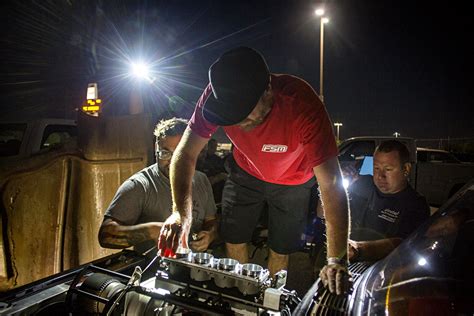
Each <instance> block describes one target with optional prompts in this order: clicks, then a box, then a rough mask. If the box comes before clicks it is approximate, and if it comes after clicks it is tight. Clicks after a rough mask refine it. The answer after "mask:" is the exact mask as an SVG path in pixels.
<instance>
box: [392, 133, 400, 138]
mask: <svg viewBox="0 0 474 316" xmlns="http://www.w3.org/2000/svg"><path fill="white" fill-rule="evenodd" d="M393 136H395V137H400V136H401V135H400V133H399V132H395V133H393Z"/></svg>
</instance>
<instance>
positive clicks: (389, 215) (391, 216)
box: [379, 208, 400, 223]
mask: <svg viewBox="0 0 474 316" xmlns="http://www.w3.org/2000/svg"><path fill="white" fill-rule="evenodd" d="M399 214H400V211H392V210H390V209H388V208H386V209H384V210H382V211H381V212H380V214H379V218H381V219H384V220H386V221H388V222H390V223H395V221H396V220H397V219H398V215H399Z"/></svg>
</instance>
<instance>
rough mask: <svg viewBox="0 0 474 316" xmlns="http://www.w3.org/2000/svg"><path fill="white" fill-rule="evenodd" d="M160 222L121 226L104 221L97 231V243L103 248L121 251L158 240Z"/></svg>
mask: <svg viewBox="0 0 474 316" xmlns="http://www.w3.org/2000/svg"><path fill="white" fill-rule="evenodd" d="M162 225H163V223H162V222H150V223H144V224H138V225H131V226H129V225H121V224H119V223H118V222H117V221H115V220H113V219H111V218H108V219H106V220H105V221H104V222H103V223H102V225H101V226H100V230H99V243H100V245H101V246H102V247H104V248H113V249H122V248H128V247H131V246H134V245H136V244H139V243H141V242H144V241H147V240H154V241H156V240H158V237H159V236H160V230H161V227H162Z"/></svg>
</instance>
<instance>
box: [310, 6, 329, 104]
mask: <svg viewBox="0 0 474 316" xmlns="http://www.w3.org/2000/svg"><path fill="white" fill-rule="evenodd" d="M314 13H315V14H316V15H317V16H320V17H321V18H320V32H321V33H320V45H319V96H320V97H321V101H323V102H324V93H323V73H324V71H323V70H324V62H323V61H324V24H326V23H328V22H329V19H328V18H327V17H326V16H324V9H316V11H314Z"/></svg>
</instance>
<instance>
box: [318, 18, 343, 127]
mask: <svg viewBox="0 0 474 316" xmlns="http://www.w3.org/2000/svg"><path fill="white" fill-rule="evenodd" d="M321 22H323V24H326V23H329V18H321ZM341 125H342V124H341Z"/></svg>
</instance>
